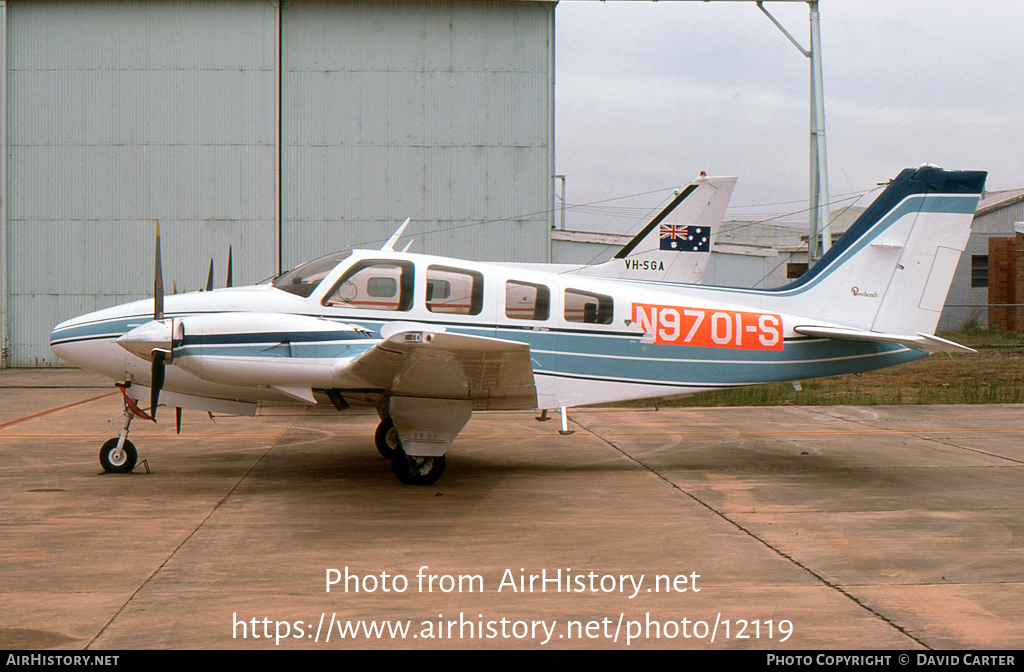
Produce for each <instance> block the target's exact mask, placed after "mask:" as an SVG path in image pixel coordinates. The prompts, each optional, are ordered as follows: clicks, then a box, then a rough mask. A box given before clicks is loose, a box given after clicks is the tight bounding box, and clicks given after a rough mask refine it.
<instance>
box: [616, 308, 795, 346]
mask: <svg viewBox="0 0 1024 672" xmlns="http://www.w3.org/2000/svg"><path fill="white" fill-rule="evenodd" d="M633 321H634V322H635V323H636V324H637V325H638V326H639V327H640V328H641V329H643V330H644V333H645V334H649V335H652V336H654V342H655V343H660V344H663V345H691V346H695V347H699V348H732V349H734V350H782V318H781V317H779V316H778V315H776V314H775V313H754V312H748V311H738V310H715V309H713V308H687V307H685V306H657V305H654V304H650V303H634V304H633Z"/></svg>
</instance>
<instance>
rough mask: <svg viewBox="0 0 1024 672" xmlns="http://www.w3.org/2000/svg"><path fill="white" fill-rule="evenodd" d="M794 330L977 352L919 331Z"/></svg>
mask: <svg viewBox="0 0 1024 672" xmlns="http://www.w3.org/2000/svg"><path fill="white" fill-rule="evenodd" d="M793 330H794V331H796V332H797V333H798V334H804V335H805V336H819V337H821V338H831V339H835V340H840V341H869V342H875V343H897V344H899V345H902V346H905V347H908V348H913V349H914V350H923V351H924V352H977V350H972V349H971V348H968V347H967V346H965V345H960V344H959V343H954V342H953V341H947V340H946V339H944V338H939V337H938V336H932V335H930V334H922V333H918V334H915V335H913V336H910V335H901V334H885V333H881V332H877V331H864V330H863V329H843V328H839V327H814V326H807V327H794V328H793Z"/></svg>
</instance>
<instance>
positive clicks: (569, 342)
mask: <svg viewBox="0 0 1024 672" xmlns="http://www.w3.org/2000/svg"><path fill="white" fill-rule="evenodd" d="M145 317H147V316H132V317H128V318H119V320H116V321H110V320H107V321H103V322H102V323H96V324H93V325H85V326H84V327H83V329H82V330H80V336H79V339H77V340H87V339H96V338H103V337H105V335H109V337H110V338H116V337H117V336H118V335H119V334H117V333H113V334H111V333H110V332H111V329H112V327H113V326H114V324H113V323H114V322H119V323H120V326H121V327H122V328H124V329H125V330H127V327H128V326H129V325H130V324H132V323H133V322H134V323H138V320H139V319H140V318H141V319H143V320H144V319H145ZM352 322H353V323H354V324H356V325H359V326H363V327H370V328H374V329H376V328H377V327H378V326H379V324H380V321H379V320H372V321H362V320H360V321H356V320H352ZM68 331H70V330H68ZM451 331H452V332H453V333H466V334H469V335H492V334H493V335H496V336H498V337H499V338H507V339H508V340H515V341H519V342H525V343H527V344H528V345H529V346H530V348H531V357H532V358H533V360H534V368H535V369H536V371H537V373H538V374H555V373H557V374H560V375H566V376H576V377H594V376H595V375H596V376H597V377H599V378H614V379H617V380H620V381H622V382H637V383H649V384H654V383H658V384H663V385H699V386H704V387H709V386H715V385H719V386H727V385H737V384H744V385H745V384H755V383H762V382H771V381H779V380H796V379H801V378H814V377H821V376H830V375H839V374H845V373H859V372H861V371H867V370H871V369H876V368H882V367H884V366H891V365H894V364H899V363H902V362H906V361H912V360H914V359H917V358H919V357H922V356H924V353H920V352H917V351H911V350H908V349H907V348H904V347H902V346H898V345H894V344H880V343H865V342H857V341H832V340H827V339H804V340H799V341H789V342H787V343H786V347H785V349H784V350H782V351H757V350H737V349H728V348H691V347H684V346H676V345H659V344H653V343H646V344H644V343H641V342H640V340H639V338H638V336H637V335H636V334H632V335H631V336H630V337H623V336H617V335H616V336H611V337H609V336H607V335H605V334H601V333H586V332H572V331H554V330H552V331H532V330H522V329H518V328H514V327H510V328H505V327H500V326H499V327H493V326H492V327H474V326H470V325H462V326H461V327H459V328H452V329H451ZM96 332H100V333H96ZM71 340H75V339H71V338H68V339H66V340H63V341H61V342H70V341H71ZM206 340H207V339H206V338H204V339H203V342H202V343H199V342H198V339H197V340H192V339H187V342H186V343H185V344H183V345H182V349H181V350H179V351H176V353H175V354H176V356H179V357H184V356H195V355H199V354H209V355H214V356H219V357H246V358H267V359H270V358H281V357H286V356H287V357H289V358H295V359H311V358H321V359H323V358H334V357H353V356H358V355H359V354H361V353H362V352H364V351H365V350H367V349H369V348H370V347H372V346H373V344H375V343H376V342H377V339H372V338H365V337H363V336H362V335H360V334H358V332H349V331H339V332H329V333H323V332H314V333H307V334H304V333H302V332H280V331H278V332H268V333H266V334H254V333H246V334H222V335H217V336H216V337H213V340H214V342H213V343H207V342H206ZM285 341H288V351H287V353H285V352H284V350H283V349H282V348H281V347H279V346H280V344H281V343H283V342H285ZM55 342H57V341H55ZM595 372H600V373H599V374H596V373H595Z"/></svg>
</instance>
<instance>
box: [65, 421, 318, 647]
mask: <svg viewBox="0 0 1024 672" xmlns="http://www.w3.org/2000/svg"><path fill="white" fill-rule="evenodd" d="M302 417H303V416H302V415H297V416H296V417H295V420H293V421H292V423H291V424H290V425H288V427H287V428H285V430H284V431H283V432H281V435H280V436H279V437H277V440H276V441H274V442H273V443H272V444H270V446H268V447H267V449H266V450H265V451H263V453H261V454H260V456H259V457H258V458H257V459H256V461H255V462H253V463H252V465H251V466H250V467H249V468H248V469H247V470H246V472H245V473H244V474H242V476H241V477H240V478H239V479H238V481H237V482H236V483H235V484H234V485H233V486H231V489H230V490H228V491H227V493H225V495H224V496H223V497H221V498H220V500H219V501H218V502H217V503H216V504H214V506H213V508H212V509H210V511H209V512H208V513H207V514H206V515H205V516H204V517H203V519H202V520H201V521H199V524H198V525H196V526H195V527H194V528H193V529H192V531H191V532H189V533H188V534H187V535H186V536H185V538H184V539H182V540H181V543H179V544H178V545H177V546H175V547H174V550H172V551H171V552H170V554H169V555H168V556H167V557H166V558H164V560H163V562H161V563H160V564H159V565H158V566H157V568H156V569H154V570H153V572H152V573H151V574H150V575H149V576H147V577H146V578H145V580H144V581H143V582H142V583H140V584H139V587H138V588H136V589H135V590H134V591H133V592H132V594H131V595H129V596H128V599H127V600H125V601H124V604H122V605H121V606H120V607H119V608H118V610H117V611H116V612H114V615H113V616H111V617H110V619H109V620H107V622H106V623H104V624H103V627H101V628H100V629H99V630H98V631H97V632H96V634H95V635H93V637H92V639H90V640H89V642H88V643H87V644H86V645H85V646H84V647H82V649H83V650H87V649H89V648H90V647H91V646H92V645H93V644H94V643H95V642H96V640H97V639H99V638H100V636H102V635H103V632H104V631H105V630H106V629H107V628H108V627H110V625H111V624H113V622H114V621H115V620H117V617H118V616H120V615H121V614H122V613H123V612H124V610H125V609H126V608H128V605H129V604H131V603H132V600H134V599H135V596H136V595H138V594H139V593H140V592H142V589H143V588H145V587H146V586H147V585H148V584H149V582H150V581H152V580H153V579H154V578H155V577H156V575H157V574H159V573H160V571H161V570H162V569H163V568H164V567H166V566H167V563H169V562H170V561H171V559H172V558H174V556H175V555H177V553H178V551H180V550H181V549H182V548H183V547H184V546H185V544H187V543H188V542H189V540H191V539H192V537H194V536H195V535H196V533H197V532H199V530H200V529H201V528H202V527H203V525H205V524H206V521H208V520H210V518H211V517H213V514H214V513H216V512H217V510H218V509H220V507H221V506H222V505H223V504H224V502H226V501H227V500H228V498H230V497H231V495H232V494H234V492H235V490H237V489H238V488H239V486H241V485H242V483H243V482H244V481H245V479H247V478H248V477H249V474H251V473H252V472H253V470H255V469H256V467H258V466H259V464H260V462H262V461H263V458H265V457H266V456H267V455H269V454H270V451H272V450H273V449H274V448H276V447H277V446H278V445H279V444H280V443H281V442H282V441H283V440H284V439H285V438H286V437H287V436H288V433H289V432H291V431H292V429H293V428H294V427H295V425H296V423H298V422H299V420H301V419H302Z"/></svg>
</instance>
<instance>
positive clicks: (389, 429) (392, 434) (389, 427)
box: [373, 418, 402, 460]
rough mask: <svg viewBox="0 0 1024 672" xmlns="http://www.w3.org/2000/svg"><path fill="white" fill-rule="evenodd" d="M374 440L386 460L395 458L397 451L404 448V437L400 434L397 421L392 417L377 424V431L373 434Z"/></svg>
mask: <svg viewBox="0 0 1024 672" xmlns="http://www.w3.org/2000/svg"><path fill="white" fill-rule="evenodd" d="M373 442H374V443H375V444H377V452H379V453H380V454H381V455H382V456H383V457H384V459H385V460H390V459H392V458H394V456H395V453H396V452H400V451H401V450H402V439H401V438H399V436H398V430H397V429H395V423H394V421H392V420H391V418H385V419H384V420H381V421H380V424H379V425H377V431H376V432H374V434H373Z"/></svg>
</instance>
